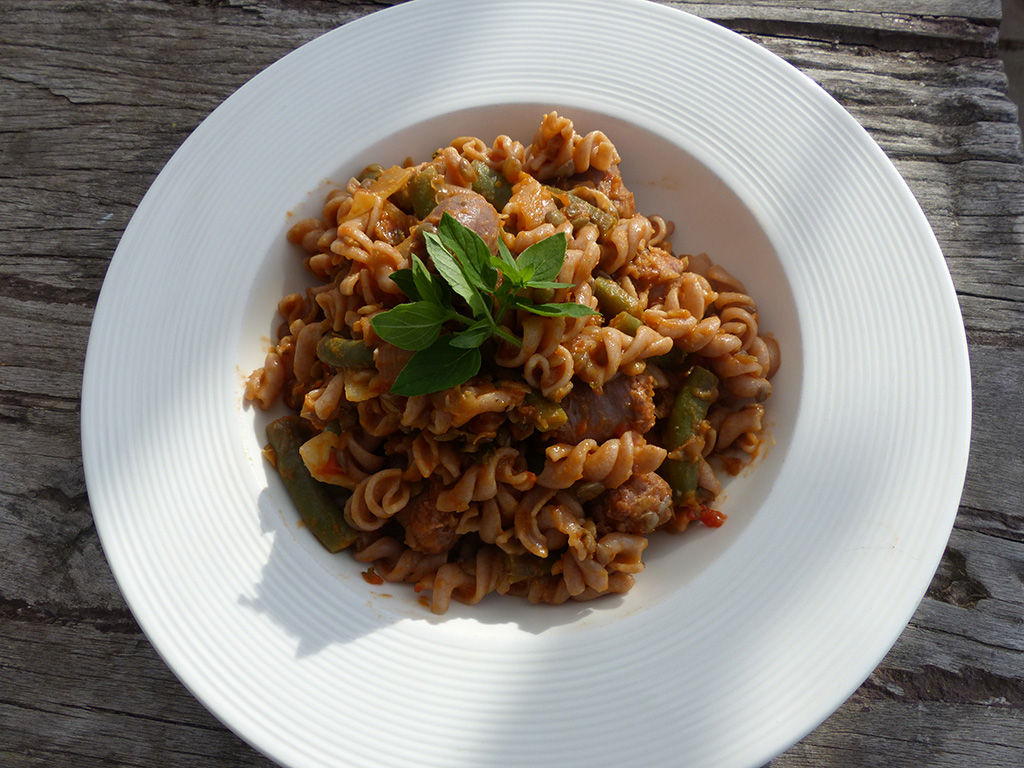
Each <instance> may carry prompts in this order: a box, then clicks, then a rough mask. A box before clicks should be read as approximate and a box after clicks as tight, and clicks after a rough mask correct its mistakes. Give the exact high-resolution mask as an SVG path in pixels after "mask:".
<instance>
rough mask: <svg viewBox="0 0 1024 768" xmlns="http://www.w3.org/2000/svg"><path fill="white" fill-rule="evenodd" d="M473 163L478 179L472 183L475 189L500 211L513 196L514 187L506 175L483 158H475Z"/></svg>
mask: <svg viewBox="0 0 1024 768" xmlns="http://www.w3.org/2000/svg"><path fill="white" fill-rule="evenodd" d="M471 165H472V166H473V170H474V171H476V181H474V182H473V184H472V187H473V191H474V192H476V193H477V194H479V195H483V197H484V199H485V200H487V202H488V203H490V204H491V205H493V206H494V207H495V209H496V210H498V211H500V210H501V209H502V208H504V207H505V206H506V205H507V204H508V201H509V200H510V199H511V198H512V187H511V186H510V185H509V183H508V181H507V180H506V179H505V177H504V176H502V175H501V174H500V173H498V172H497V171H496V170H494V169H493V168H491V166H489V165H488V164H487V163H485V162H484V161H483V160H474V161H473V162H472V163H471Z"/></svg>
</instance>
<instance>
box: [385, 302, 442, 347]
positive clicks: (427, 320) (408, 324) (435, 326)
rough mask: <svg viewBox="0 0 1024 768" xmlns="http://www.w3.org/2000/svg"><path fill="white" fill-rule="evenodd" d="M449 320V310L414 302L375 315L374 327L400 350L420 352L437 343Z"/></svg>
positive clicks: (427, 303)
mask: <svg viewBox="0 0 1024 768" xmlns="http://www.w3.org/2000/svg"><path fill="white" fill-rule="evenodd" d="M448 316H449V313H448V312H447V310H445V309H444V308H443V307H440V306H438V305H437V304H431V303H430V302H427V301H414V302H411V303H409V304H399V305H398V306H397V307H395V308H394V309H389V310H388V311H387V312H380V313H378V314H376V315H374V316H373V319H372V320H370V325H372V326H373V330H374V331H376V332H377V335H378V336H380V337H381V338H382V339H384V341H387V342H390V343H391V344H394V345H395V346H396V347H398V348H399V349H407V350H411V351H417V350H420V349H426V348H427V347H429V346H430V345H431V344H433V343H434V342H435V341H436V340H437V337H438V334H440V332H441V325H442V323H444V321H445V320H447V319H448Z"/></svg>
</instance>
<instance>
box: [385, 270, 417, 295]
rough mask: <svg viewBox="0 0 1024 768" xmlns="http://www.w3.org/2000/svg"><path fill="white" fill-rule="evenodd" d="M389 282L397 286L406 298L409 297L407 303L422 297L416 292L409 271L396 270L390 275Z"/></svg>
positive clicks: (410, 271)
mask: <svg viewBox="0 0 1024 768" xmlns="http://www.w3.org/2000/svg"><path fill="white" fill-rule="evenodd" d="M391 282H393V283H394V284H395V285H397V286H398V287H399V288H400V289H401V290H402V293H404V294H405V295H406V296H408V297H409V301H419V300H420V299H421V298H422V297H421V296H420V292H419V291H417V290H416V283H415V282H414V281H413V279H412V270H411V269H396V270H395V271H394V272H392V273H391Z"/></svg>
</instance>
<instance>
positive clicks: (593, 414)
mask: <svg viewBox="0 0 1024 768" xmlns="http://www.w3.org/2000/svg"><path fill="white" fill-rule="evenodd" d="M561 406H562V408H563V409H565V413H566V416H568V420H567V421H566V422H565V424H563V425H562V426H561V427H559V428H558V429H557V430H555V431H553V432H552V433H551V434H550V437H551V439H552V440H553V441H554V442H557V443H572V444H575V443H578V442H580V441H581V440H585V439H587V438H590V439H592V440H597V441H598V442H599V443H600V442H604V441H605V440H609V439H611V438H613V437H621V436H622V435H623V434H624V433H626V432H630V431H632V432H639V433H640V434H644V433H645V432H647V431H648V430H649V429H650V428H651V427H653V426H654V418H655V415H654V378H653V377H652V376H650V375H649V374H646V373H644V374H640V375H639V376H625V375H620V376H616V377H615V378H613V379H612V380H611V381H609V382H608V383H607V384H605V385H604V389H603V391H602V392H601V394H598V393H597V392H595V391H594V390H592V389H591V388H590V387H576V388H575V389H573V390H572V392H570V393H569V394H568V395H567V396H566V397H565V399H564V400H562V402H561Z"/></svg>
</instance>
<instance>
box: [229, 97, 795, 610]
mask: <svg viewBox="0 0 1024 768" xmlns="http://www.w3.org/2000/svg"><path fill="white" fill-rule="evenodd" d="M620 160H621V158H620V156H619V153H618V152H617V150H616V148H615V146H614V145H613V144H612V142H611V141H610V140H609V139H608V137H607V136H605V135H604V134H603V133H602V132H601V131H599V130H594V131H591V132H589V133H586V134H580V133H578V132H577V131H576V130H575V128H574V126H573V123H572V122H571V121H570V120H569V119H567V118H565V117H562V116H559V115H558V114H557V113H554V112H552V113H549V114H547V115H544V117H543V119H542V122H541V125H540V127H539V128H538V130H537V132H536V135H535V136H534V137H533V140H532V142H531V143H530V144H528V145H524V144H522V143H520V142H519V141H516V140H514V139H512V138H510V137H508V136H504V135H502V136H498V137H497V138H496V139H495V140H494V141H493V142H492V143H491V144H490V145H488V144H486V143H485V142H483V141H482V140H480V139H479V138H474V137H459V138H456V139H454V140H453V141H452V142H451V143H450V144H449V145H448V146H445V147H441V148H440V149H438V150H437V151H436V152H435V153H434V155H433V157H431V158H430V159H428V160H423V161H420V162H413V161H412V160H407V161H406V162H404V163H402V164H400V165H393V166H390V167H383V166H381V165H370V166H367V167H366V168H365V169H364V170H363V171H362V172H361V173H359V174H358V175H357V176H355V177H354V178H352V179H350V180H349V182H348V183H347V184H346V185H345V186H344V188H341V189H335V190H333V191H331V192H330V193H329V194H328V195H327V198H326V201H325V204H324V208H323V211H322V215H321V217H319V218H312V219H303V220H301V221H298V222H296V223H295V224H294V225H293V226H292V227H291V228H290V230H289V232H288V239H289V240H290V241H291V242H292V243H294V244H296V245H298V246H301V248H302V249H303V251H304V253H305V261H304V264H305V267H306V269H307V270H308V271H309V272H310V273H311V274H312V275H313V276H314V277H315V278H316V280H317V284H316V285H315V287H312V288H310V289H308V290H307V291H306V292H305V294H299V293H293V294H289V295H288V296H285V297H284V298H283V299H282V300H281V301H280V303H279V304H278V311H279V313H280V315H281V318H282V322H281V325H280V328H279V330H278V333H277V341H276V343H275V344H274V345H273V347H272V349H271V350H270V351H269V353H268V354H267V358H266V361H265V363H264V365H263V367H262V368H259V369H258V370H256V371H254V372H253V374H252V375H251V376H250V377H249V380H248V382H247V385H246V389H245V399H246V400H247V401H250V402H252V403H255V404H256V405H257V406H259V407H261V408H269V407H271V406H272V405H273V404H275V403H277V402H283V404H284V406H285V407H287V408H288V409H289V410H290V411H291V413H290V414H289V415H286V416H283V417H281V418H280V419H278V420H276V421H274V422H272V423H271V424H270V425H269V427H268V429H267V434H268V440H269V446H268V449H267V456H268V458H269V459H270V460H272V461H274V462H275V463H276V466H277V469H278V470H279V472H280V474H281V477H282V479H283V481H284V483H285V486H286V488H287V490H288V492H289V494H290V495H291V496H292V498H293V500H294V502H295V504H296V508H297V509H298V511H299V513H300V515H301V516H302V519H303V520H304V522H305V524H306V525H307V526H308V527H309V529H310V531H311V532H312V533H313V534H314V535H315V536H316V537H317V538H318V539H319V541H320V542H321V543H322V544H323V545H324V546H325V547H326V548H327V549H329V550H330V551H332V552H336V551H340V550H342V549H349V550H350V551H351V552H352V554H353V555H354V557H355V559H356V560H358V561H360V562H362V563H366V564H367V565H368V569H367V577H368V580H370V581H379V580H381V579H383V580H384V581H389V582H397V581H400V582H409V583H412V584H414V585H415V588H416V590H417V591H419V592H421V593H422V597H421V600H423V601H424V602H425V603H427V604H429V606H430V608H431V610H433V611H434V612H437V613H443V612H444V611H446V610H447V609H448V607H449V604H450V601H451V600H452V599H453V598H454V599H455V600H458V601H460V602H463V603H476V602H478V601H479V600H480V599H482V598H483V597H484V596H485V595H487V594H489V593H492V592H497V593H501V594H510V595H518V596H523V597H526V598H528V599H529V600H530V601H532V602H541V603H551V604H558V603H562V602H564V601H566V600H569V599H575V600H587V599H590V598H594V597H598V596H600V595H605V594H614V593H622V592H625V591H627V590H628V589H629V588H630V587H631V586H632V585H633V581H634V577H635V574H637V573H639V572H640V571H642V570H643V567H644V566H643V561H642V554H643V551H644V549H645V547H646V546H647V543H648V537H649V536H650V535H652V534H654V533H655V532H659V531H669V532H680V531H682V530H683V529H685V528H686V527H687V526H688V525H690V524H691V523H693V522H695V521H700V522H701V523H702V524H704V525H707V526H712V527H715V526H718V525H721V524H722V522H723V521H724V516H723V515H722V514H721V513H719V512H717V511H716V510H715V509H714V508H713V506H712V504H713V502H714V500H715V499H716V497H717V496H718V495H719V493H720V491H721V483H720V480H719V473H720V472H721V471H725V472H729V473H735V472H737V471H738V470H739V468H740V467H742V466H744V465H745V464H747V463H749V462H750V461H751V460H752V459H753V458H754V457H755V456H757V455H758V453H759V451H760V449H761V447H762V445H763V443H764V440H765V426H764V406H763V402H764V401H765V399H767V398H768V397H769V395H770V393H771V383H770V379H771V378H772V376H773V374H774V373H775V371H776V370H777V369H778V366H779V350H778V346H777V344H776V343H775V341H774V339H773V338H772V337H771V336H770V335H766V334H764V333H762V331H761V329H760V327H759V324H758V311H757V307H756V305H755V303H754V301H753V299H752V298H751V297H750V296H749V294H748V293H747V291H746V289H745V288H744V286H743V285H742V283H740V282H739V281H738V280H737V279H736V278H734V277H733V276H731V275H730V274H729V273H728V272H726V271H725V270H724V269H722V268H721V267H719V266H716V265H715V264H713V263H712V262H711V261H710V260H709V258H708V257H707V256H706V255H703V254H700V255H685V254H682V253H677V252H676V251H675V250H674V249H673V246H672V243H671V241H670V237H671V235H672V233H673V226H672V225H671V224H670V223H669V222H667V221H665V220H664V219H663V218H661V217H660V216H657V215H650V216H649V215H645V214H642V213H638V212H637V211H636V209H635V203H634V199H633V195H632V193H631V192H630V191H629V189H628V188H627V187H626V186H625V184H624V182H623V179H622V176H621V174H620V172H619V164H620Z"/></svg>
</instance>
